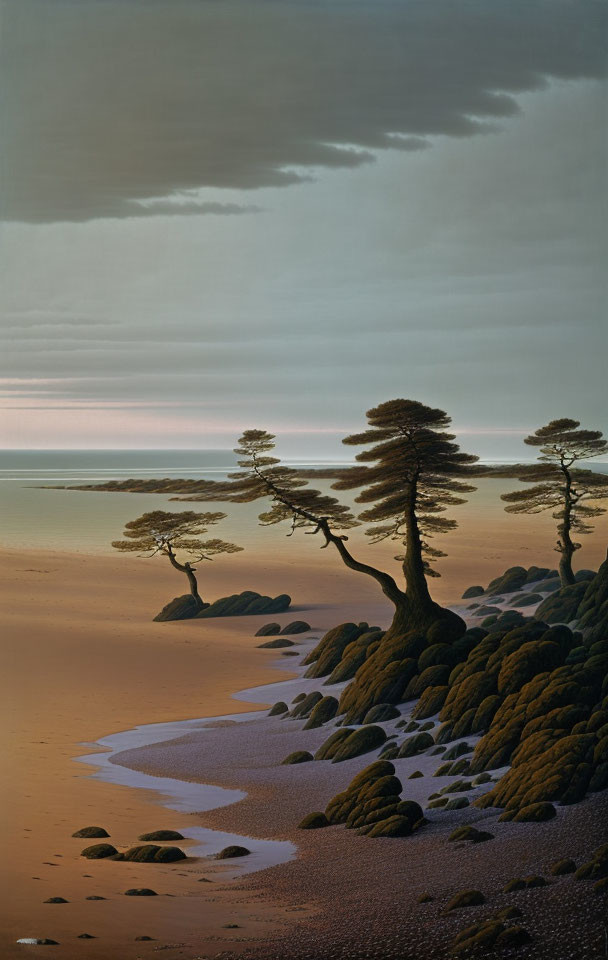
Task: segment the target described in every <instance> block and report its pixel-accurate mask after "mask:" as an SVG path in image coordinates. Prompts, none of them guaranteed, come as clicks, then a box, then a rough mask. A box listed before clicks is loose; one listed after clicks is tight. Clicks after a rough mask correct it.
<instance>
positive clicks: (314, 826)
mask: <svg viewBox="0 0 608 960" xmlns="http://www.w3.org/2000/svg"><path fill="white" fill-rule="evenodd" d="M328 826H329V820H328V819H327V817H326V816H325V814H324V813H321V812H320V811H314V813H308V814H306V816H305V817H304V819H303V820H300V822H299V824H298V828H299V829H300V830H318V829H320V828H321V827H328Z"/></svg>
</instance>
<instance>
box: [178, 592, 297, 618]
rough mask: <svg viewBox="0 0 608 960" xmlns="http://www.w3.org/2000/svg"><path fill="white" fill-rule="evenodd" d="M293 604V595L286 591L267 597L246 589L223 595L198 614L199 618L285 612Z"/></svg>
mask: <svg viewBox="0 0 608 960" xmlns="http://www.w3.org/2000/svg"><path fill="white" fill-rule="evenodd" d="M290 604H291V597H289V596H288V595H287V594H286V593H282V594H280V595H279V596H278V597H265V596H261V594H259V593H256V592H255V591H254V590H245V591H244V592H243V593H234V594H232V595H231V596H230V597H222V598H221V599H220V600H216V601H215V602H214V603H212V604H208V605H207V606H206V607H205V609H204V610H201V611H200V613H197V614H196V617H197V619H210V618H212V617H243V616H251V615H252V614H257V613H284V611H285V610H287V609H288V608H289V605H290Z"/></svg>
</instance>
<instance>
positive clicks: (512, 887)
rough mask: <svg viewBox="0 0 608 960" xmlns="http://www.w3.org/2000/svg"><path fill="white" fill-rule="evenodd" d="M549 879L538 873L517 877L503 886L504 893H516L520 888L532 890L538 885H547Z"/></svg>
mask: <svg viewBox="0 0 608 960" xmlns="http://www.w3.org/2000/svg"><path fill="white" fill-rule="evenodd" d="M546 886H547V881H546V880H545V878H544V877H539V876H537V875H536V874H534V875H532V876H530V877H515V878H514V879H513V880H509V882H508V883H507V884H505V886H504V888H503V893H516V892H517V891H519V890H532V889H534V888H536V887H546Z"/></svg>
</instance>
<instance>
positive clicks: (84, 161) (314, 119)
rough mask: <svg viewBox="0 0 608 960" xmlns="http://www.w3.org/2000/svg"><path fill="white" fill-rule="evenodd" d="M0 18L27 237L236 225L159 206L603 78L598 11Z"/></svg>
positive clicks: (417, 5)
mask: <svg viewBox="0 0 608 960" xmlns="http://www.w3.org/2000/svg"><path fill="white" fill-rule="evenodd" d="M3 12H4V29H3V37H4V39H3V45H4V50H3V55H2V62H3V86H4V88H5V91H6V94H7V96H6V106H5V113H4V118H3V125H4V130H5V137H6V145H5V147H4V167H5V174H4V176H5V186H4V202H3V216H4V218H5V219H7V220H13V221H23V222H31V223H36V222H54V221H86V220H91V219H96V218H105V217H134V216H140V217H141V216H150V215H151V213H163V214H171V215H177V214H181V215H192V214H201V213H206V214H209V213H212V214H234V213H241V212H249V210H248V208H247V206H244V207H243V206H240V205H237V206H236V207H235V205H233V204H220V203H217V202H215V201H213V200H212V201H208V202H204V203H199V202H198V201H196V202H194V201H193V202H187V201H186V202H183V201H182V202H181V203H175V202H174V200H173V199H172V198H174V197H175V195H176V194H178V195H179V194H182V193H184V191H193V190H195V191H196V190H199V189H201V188H221V189H223V188H233V189H238V190H252V189H256V188H260V187H268V186H289V185H290V184H294V183H298V182H301V181H302V180H303V179H307V178H309V177H310V176H311V174H314V171H315V169H318V168H320V167H328V168H338V167H356V166H359V165H361V164H363V163H369V162H370V161H371V160H372V159H373V156H374V154H375V152H376V151H378V150H382V149H385V148H388V147H392V148H399V149H402V150H411V151H414V152H416V151H418V150H420V149H424V148H425V147H426V146H427V145H428V143H429V139H428V138H433V137H436V136H438V135H445V136H448V137H472V136H476V135H479V134H483V133H488V132H490V131H493V130H495V129H497V123H498V124H500V123H501V122H502V121H504V120H505V119H506V118H509V117H512V116H513V115H515V114H516V113H517V111H518V104H517V96H518V95H519V94H521V93H522V92H524V91H528V90H534V89H538V88H539V87H541V86H542V85H543V84H544V83H545V79H546V78H548V77H551V78H564V79H570V78H594V77H598V76H600V75H601V74H602V73H603V70H604V68H605V50H604V36H605V31H604V28H603V25H602V24H603V20H604V19H605V16H606V6H605V4H603V3H598V2H597V0H560V2H557V3H556V2H555V0H527V2H520V0H494V2H492V3H491V4H489V3H487V0H467V2H461V3H457V2H454V0H434V2H433V3H429V2H421V0H331V2H324V3H312V2H309V0H256V3H255V4H252V3H251V0H223V2H221V3H216V2H209V0H172V2H171V3H167V2H164V0H163V2H158V0H145V2H144V0H103V2H100V0H78V2H77V3H76V2H74V0H53V2H48V0H5V3H4V11H3ZM150 198H156V201H155V203H152V204H150V203H149V200H150ZM146 201H148V202H146Z"/></svg>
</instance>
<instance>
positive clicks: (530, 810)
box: [513, 803, 556, 823]
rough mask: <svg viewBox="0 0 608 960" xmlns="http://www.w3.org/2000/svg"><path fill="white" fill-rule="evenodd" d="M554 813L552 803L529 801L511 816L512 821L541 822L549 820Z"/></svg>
mask: <svg viewBox="0 0 608 960" xmlns="http://www.w3.org/2000/svg"><path fill="white" fill-rule="evenodd" d="M555 814H556V811H555V807H554V806H553V804H552V803H531V804H529V805H528V806H527V807H522V808H521V810H520V811H519V812H518V813H516V814H515V816H514V817H513V821H514V823H527V822H530V821H531V822H532V823H541V822H542V821H544V820H551V819H552V817H554V816H555Z"/></svg>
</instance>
